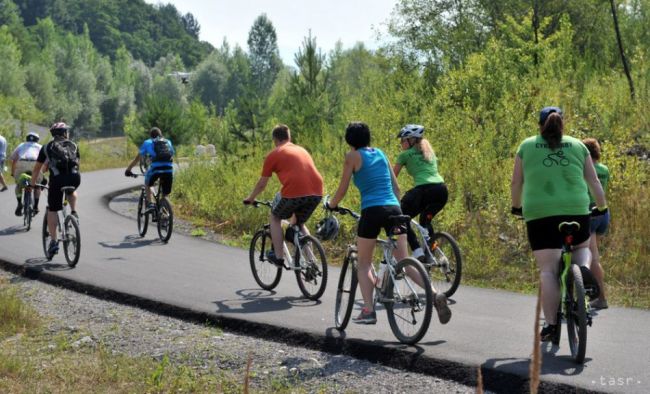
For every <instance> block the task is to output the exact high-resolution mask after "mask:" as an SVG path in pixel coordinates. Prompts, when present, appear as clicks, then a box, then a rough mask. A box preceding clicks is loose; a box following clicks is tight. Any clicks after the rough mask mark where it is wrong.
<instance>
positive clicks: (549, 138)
mask: <svg viewBox="0 0 650 394" xmlns="http://www.w3.org/2000/svg"><path fill="white" fill-rule="evenodd" d="M539 126H540V132H541V133H540V134H539V135H536V136H533V137H529V138H526V139H525V140H524V141H523V142H522V143H521V145H519V149H518V150H517V155H516V156H515V166H514V170H513V174H512V183H511V197H512V213H514V214H521V215H523V217H524V220H525V221H526V227H527V230H528V241H529V242H530V246H531V249H532V250H533V255H534V256H535V260H536V261H537V266H538V267H539V270H540V281H541V287H542V309H543V310H544V318H545V320H546V326H545V327H544V328H543V329H542V332H541V339H542V341H551V340H553V339H554V338H555V337H556V335H557V334H558V333H559V323H560V322H558V321H557V308H558V306H559V304H560V287H559V283H558V279H557V278H558V274H559V272H558V270H559V264H558V261H560V255H561V253H562V243H563V239H562V234H561V233H560V231H559V229H558V225H559V224H560V223H561V222H566V221H575V222H578V223H579V224H580V230H579V231H578V233H576V234H574V236H573V244H574V245H575V246H574V249H573V259H574V262H575V263H577V264H578V265H579V266H580V267H581V268H580V269H581V271H582V272H583V279H584V281H585V285H588V284H589V283H591V282H593V283H594V285H595V279H594V278H593V275H591V272H590V271H589V268H588V267H589V264H590V262H591V252H590V250H589V225H590V212H589V193H588V190H590V191H591V193H592V195H593V196H594V197H595V199H596V204H597V208H596V212H594V213H593V214H594V215H597V214H604V213H605V212H607V201H606V200H605V193H604V192H603V188H602V186H601V185H600V181H598V177H597V175H596V170H595V168H594V165H593V162H592V160H591V156H589V151H588V150H587V147H586V146H585V145H584V144H583V143H582V142H581V141H580V140H578V139H576V138H573V137H569V136H565V135H563V130H564V121H563V119H562V110H561V109H560V108H558V107H545V108H543V109H542V111H541V112H540V116H539ZM590 278H591V279H590Z"/></svg>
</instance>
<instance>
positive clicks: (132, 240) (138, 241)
mask: <svg viewBox="0 0 650 394" xmlns="http://www.w3.org/2000/svg"><path fill="white" fill-rule="evenodd" d="M97 243H98V244H100V245H101V246H103V247H105V248H110V249H134V248H141V247H143V246H149V245H155V244H158V245H162V242H160V239H143V238H141V237H140V236H139V235H137V234H132V235H127V236H126V237H124V240H122V241H120V242H104V241H100V242H97Z"/></svg>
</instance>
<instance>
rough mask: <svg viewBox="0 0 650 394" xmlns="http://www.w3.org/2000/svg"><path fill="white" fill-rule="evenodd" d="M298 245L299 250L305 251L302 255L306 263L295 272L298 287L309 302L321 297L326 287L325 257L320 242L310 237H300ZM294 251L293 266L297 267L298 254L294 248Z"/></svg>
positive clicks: (298, 262)
mask: <svg viewBox="0 0 650 394" xmlns="http://www.w3.org/2000/svg"><path fill="white" fill-rule="evenodd" d="M299 243H300V245H301V246H300V247H301V249H303V251H305V252H303V255H304V256H305V258H306V259H308V261H306V262H305V263H304V264H303V266H302V267H301V269H299V270H296V280H297V281H298V287H299V288H300V291H301V292H302V294H303V295H304V296H305V297H307V298H308V299H310V300H317V299H319V298H320V297H321V296H322V295H323V293H324V292H325V287H326V286H327V256H326V255H325V250H324V249H323V245H321V243H320V241H319V240H318V239H316V238H315V237H313V236H311V235H304V236H302V237H300V241H299ZM314 249H315V250H314ZM294 250H295V253H294V256H296V258H295V259H294V262H295V263H294V264H296V267H298V265H299V264H300V260H299V258H300V256H299V255H300V253H299V251H298V248H296V247H295V246H294ZM314 252H316V253H314ZM314 258H316V259H314ZM319 278H320V283H319Z"/></svg>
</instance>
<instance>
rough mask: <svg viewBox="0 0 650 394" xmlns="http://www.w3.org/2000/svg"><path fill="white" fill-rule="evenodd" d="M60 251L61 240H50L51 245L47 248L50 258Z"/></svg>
mask: <svg viewBox="0 0 650 394" xmlns="http://www.w3.org/2000/svg"><path fill="white" fill-rule="evenodd" d="M57 253H59V242H58V241H55V240H52V241H50V247H49V248H47V254H49V255H50V258H51V257H52V256H54V255H55V254H57Z"/></svg>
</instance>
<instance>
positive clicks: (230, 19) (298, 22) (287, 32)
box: [146, 0, 397, 65]
mask: <svg viewBox="0 0 650 394" xmlns="http://www.w3.org/2000/svg"><path fill="white" fill-rule="evenodd" d="M146 1H147V2H148V3H151V4H167V3H171V4H173V5H174V6H175V7H176V8H177V9H178V11H179V12H180V13H181V14H183V15H184V14H186V13H188V12H190V13H192V15H194V17H195V18H196V19H197V20H198V22H199V24H200V25H201V32H200V34H199V38H200V39H201V40H203V41H208V42H209V43H211V44H212V45H213V46H214V47H216V48H218V47H220V46H221V43H222V42H223V39H224V37H225V38H226V39H227V40H228V43H229V44H230V45H231V47H234V45H235V44H239V46H241V47H242V48H243V49H244V50H246V51H248V44H247V43H246V41H247V40H248V32H249V31H250V28H251V26H252V25H253V22H254V21H255V19H256V18H257V17H258V16H259V15H260V14H262V13H266V15H267V17H268V18H269V19H270V20H271V22H272V23H273V26H274V27H275V31H276V34H277V39H278V48H279V50H280V56H281V57H282V60H283V61H284V63H285V64H287V65H294V61H293V57H294V54H295V53H296V52H297V51H298V48H300V47H301V45H302V42H303V40H304V38H305V37H306V36H307V35H309V29H311V34H312V36H313V37H316V43H317V45H318V47H319V48H320V49H321V50H322V51H323V53H328V52H329V51H331V50H332V49H334V46H335V44H336V42H337V41H339V40H340V41H341V43H342V44H343V48H344V49H347V48H351V47H352V46H353V45H355V44H356V43H357V42H363V43H364V44H365V45H366V47H367V48H371V49H375V48H377V47H378V45H379V44H380V41H378V40H377V35H376V33H375V32H376V31H380V32H382V33H385V32H386V30H387V29H386V23H387V21H388V19H389V17H390V14H391V12H392V10H393V8H394V6H395V4H396V3H397V0H163V1H160V0H146ZM384 36H385V34H384Z"/></svg>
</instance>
